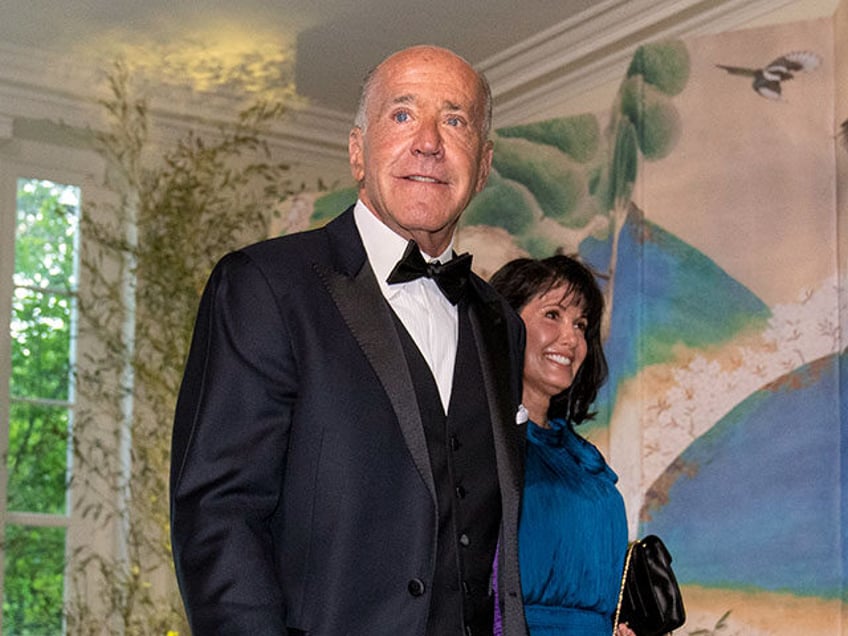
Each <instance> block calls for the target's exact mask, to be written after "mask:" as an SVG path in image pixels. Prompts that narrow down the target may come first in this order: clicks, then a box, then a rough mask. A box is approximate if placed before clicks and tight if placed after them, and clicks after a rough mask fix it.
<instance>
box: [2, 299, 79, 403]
mask: <svg viewBox="0 0 848 636" xmlns="http://www.w3.org/2000/svg"><path fill="white" fill-rule="evenodd" d="M72 303H73V299H72V298H69V297H67V296H57V295H55V294H45V293H42V292H37V291H32V290H29V289H25V288H22V287H19V288H18V289H16V290H15V296H14V298H13V299H12V327H11V332H12V334H11V335H12V381H11V386H10V390H11V393H12V396H13V397H26V398H41V399H49V400H68V399H69V391H70V380H71V375H70V356H71V318H72V313H71V312H72V309H73V307H72Z"/></svg>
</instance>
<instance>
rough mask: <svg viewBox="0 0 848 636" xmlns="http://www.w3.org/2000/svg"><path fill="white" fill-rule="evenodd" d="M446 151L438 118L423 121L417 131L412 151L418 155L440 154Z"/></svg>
mask: <svg viewBox="0 0 848 636" xmlns="http://www.w3.org/2000/svg"><path fill="white" fill-rule="evenodd" d="M443 151H444V146H443V144H442V134H441V131H440V130H439V123H438V121H436V120H427V121H423V122H421V125H420V126H418V129H417V130H416V131H415V138H414V139H413V146H412V152H413V153H415V154H417V155H427V156H440V155H441V154H442V152H443Z"/></svg>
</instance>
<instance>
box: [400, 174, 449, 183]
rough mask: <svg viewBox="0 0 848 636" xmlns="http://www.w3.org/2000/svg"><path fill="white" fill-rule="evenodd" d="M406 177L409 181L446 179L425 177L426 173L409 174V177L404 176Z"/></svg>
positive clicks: (420, 181) (435, 181)
mask: <svg viewBox="0 0 848 636" xmlns="http://www.w3.org/2000/svg"><path fill="white" fill-rule="evenodd" d="M404 179H406V180H408V181H416V182H418V183H444V181H441V180H439V179H436V178H434V177H425V176H424V175H420V174H413V175H409V176H408V177H404Z"/></svg>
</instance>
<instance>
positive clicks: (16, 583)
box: [0, 178, 80, 634]
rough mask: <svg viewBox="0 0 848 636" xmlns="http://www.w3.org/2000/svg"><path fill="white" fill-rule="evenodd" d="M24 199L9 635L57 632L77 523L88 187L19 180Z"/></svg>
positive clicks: (12, 381)
mask: <svg viewBox="0 0 848 636" xmlns="http://www.w3.org/2000/svg"><path fill="white" fill-rule="evenodd" d="M15 199H16V206H15V207H16V215H15V228H14V243H13V245H12V246H10V247H12V248H13V251H14V259H13V262H14V266H13V274H12V284H11V302H10V305H11V315H10V316H9V323H8V324H9V341H8V342H9V351H10V361H11V365H10V366H11V368H10V369H9V370H8V389H7V390H8V393H7V396H8V415H7V418H6V421H5V422H4V429H5V431H7V434H8V437H7V438H6V439H5V440H4V441H5V442H6V446H7V452H6V466H5V468H6V474H5V477H6V483H5V486H6V487H5V496H4V497H3V502H2V505H3V506H4V508H5V515H4V519H5V523H4V527H3V529H2V532H3V535H4V537H3V547H4V560H3V561H4V562H3V570H2V574H0V577H2V578H0V581H2V590H3V614H2V629H3V633H5V634H32V633H37V634H57V633H61V632H62V608H63V604H64V566H65V561H66V558H65V545H66V533H67V528H68V525H69V521H70V511H69V509H68V508H69V505H68V502H69V497H68V488H67V485H68V483H69V476H70V467H71V466H70V463H71V460H70V457H71V453H70V449H69V438H70V427H71V426H72V424H73V409H74V385H73V373H72V368H73V363H74V348H75V326H76V292H77V280H78V274H77V267H78V265H77V263H78V255H79V245H78V242H79V214H80V189H79V187H76V186H74V185H68V184H60V183H56V182H53V181H46V180H40V179H34V178H19V179H17V183H16V197H15ZM3 247H4V249H5V248H6V247H7V245H4V246H3ZM3 289H4V290H8V289H9V287H7V286H6V285H4V286H3ZM7 293H8V292H7ZM0 490H2V489H0Z"/></svg>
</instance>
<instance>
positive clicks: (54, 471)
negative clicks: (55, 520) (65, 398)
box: [7, 403, 68, 560]
mask: <svg viewBox="0 0 848 636" xmlns="http://www.w3.org/2000/svg"><path fill="white" fill-rule="evenodd" d="M10 406H11V408H10V411H11V412H10V415H11V417H10V422H9V455H8V458H7V463H8V468H9V497H8V509H9V510H14V511H18V512H42V513H52V514H64V512H65V501H66V497H65V487H66V484H67V467H68V459H67V451H68V409H65V408H61V407H53V406H44V405H39V404H21V403H12V404H11V405H10ZM7 547H8V546H7ZM12 558H14V557H12ZM7 560H8V553H7Z"/></svg>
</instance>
